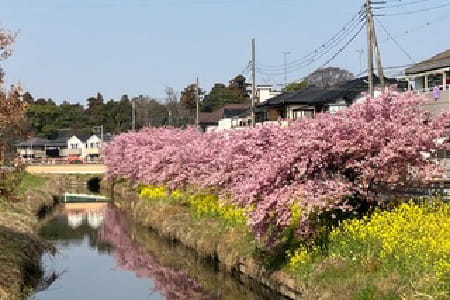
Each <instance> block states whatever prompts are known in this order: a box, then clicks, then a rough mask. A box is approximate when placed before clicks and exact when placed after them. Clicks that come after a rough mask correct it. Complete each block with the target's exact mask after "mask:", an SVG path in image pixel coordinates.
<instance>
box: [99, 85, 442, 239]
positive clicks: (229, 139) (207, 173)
mask: <svg viewBox="0 0 450 300" xmlns="http://www.w3.org/2000/svg"><path fill="white" fill-rule="evenodd" d="M426 101H428V99H427V98H424V97H422V96H420V95H418V94H415V93H412V92H406V93H398V92H395V91H392V90H391V91H389V92H386V93H385V94H383V95H382V96H380V97H376V98H370V97H368V98H367V99H366V100H364V101H362V102H360V103H356V104H354V105H352V106H350V107H349V108H347V109H344V110H341V111H339V112H337V113H335V114H329V113H320V114H317V115H316V117H315V118H314V119H302V120H297V121H290V122H289V125H288V126H280V125H267V126H258V127H256V128H249V129H244V130H229V131H225V132H214V133H201V132H198V131H197V130H196V129H193V128H189V129H169V128H146V129H143V130H141V131H139V132H135V133H125V134H122V135H120V136H118V137H116V138H115V139H114V140H113V141H112V142H111V143H109V144H108V145H107V146H106V149H105V160H106V165H107V167H108V176H109V178H112V179H114V178H127V179H129V180H131V181H133V182H137V183H142V184H154V185H166V186H168V187H170V188H184V187H186V186H198V187H202V188H209V189H213V190H215V191H216V192H217V193H220V194H222V195H231V198H232V201H234V203H235V204H237V205H239V206H242V207H249V206H251V207H252V208H253V209H252V212H251V213H250V215H249V225H250V226H251V227H252V228H253V230H254V232H255V233H256V234H257V236H258V237H262V236H264V235H266V234H267V233H268V232H269V231H270V232H272V233H273V232H275V233H276V232H282V231H283V230H284V229H285V228H286V227H288V226H292V209H291V208H292V205H294V203H295V204H296V205H299V206H301V208H302V216H303V218H302V219H301V220H300V222H298V223H299V224H298V228H297V232H298V233H301V234H306V235H307V234H308V233H309V232H308V230H309V228H310V226H306V224H309V223H310V222H309V219H308V218H309V216H310V215H312V213H314V214H320V213H321V212H325V211H330V210H336V209H337V210H343V211H346V210H351V209H352V206H350V204H349V203H347V200H348V199H349V197H346V196H352V195H355V194H363V195H367V196H366V197H369V198H370V196H371V195H372V196H373V194H371V187H373V186H375V185H376V184H378V183H382V182H383V183H389V184H393V185H396V184H405V183H408V182H411V181H423V180H425V179H427V178H430V176H435V175H436V174H437V172H436V171H437V169H436V166H435V164H434V163H433V162H432V161H431V160H430V159H429V158H427V155H425V154H426V153H428V154H431V155H433V153H435V151H436V150H438V149H443V147H445V144H442V143H440V142H439V137H443V136H446V132H447V128H448V125H449V124H450V115H449V114H448V113H442V114H439V115H432V114H430V113H428V112H426V111H425V110H424V109H422V106H421V104H423V103H424V102H426ZM346 199H347V200H346Z"/></svg>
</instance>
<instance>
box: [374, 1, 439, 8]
mask: <svg viewBox="0 0 450 300" xmlns="http://www.w3.org/2000/svg"><path fill="white" fill-rule="evenodd" d="M428 1H434V0H415V1H403V3H402V4H394V5H389V6H383V7H379V8H398V7H407V6H413V5H417V4H422V3H424V2H428ZM385 2H386V3H387V4H389V1H385ZM395 2H402V1H401V0H398V1H395ZM374 8H377V7H374ZM377 9H378V8H377Z"/></svg>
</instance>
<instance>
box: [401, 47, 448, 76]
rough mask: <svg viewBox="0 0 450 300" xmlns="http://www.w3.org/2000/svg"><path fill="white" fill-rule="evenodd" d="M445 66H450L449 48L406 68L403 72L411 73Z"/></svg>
mask: <svg viewBox="0 0 450 300" xmlns="http://www.w3.org/2000/svg"><path fill="white" fill-rule="evenodd" d="M445 67H450V49H448V50H446V51H444V52H441V53H439V54H436V55H435V56H433V57H431V58H429V59H427V60H424V61H421V62H419V63H417V64H415V65H412V66H411V67H409V68H406V70H405V74H406V75H412V74H417V73H422V72H426V71H431V70H435V69H440V68H445Z"/></svg>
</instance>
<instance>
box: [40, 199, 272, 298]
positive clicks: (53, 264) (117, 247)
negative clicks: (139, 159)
mask: <svg viewBox="0 0 450 300" xmlns="http://www.w3.org/2000/svg"><path fill="white" fill-rule="evenodd" d="M40 234H41V236H42V237H44V238H45V239H47V240H50V241H52V242H53V243H54V244H55V246H56V247H57V248H58V250H59V253H60V254H59V255H57V256H56V257H55V258H50V257H44V259H43V262H44V264H45V265H46V267H47V270H48V271H49V272H50V273H51V272H57V273H58V274H62V275H61V276H60V277H59V278H58V279H57V280H56V281H55V282H54V283H53V284H52V285H51V286H50V287H49V288H48V289H47V290H45V291H40V292H38V293H36V294H35V295H34V296H33V297H32V299H38V300H50V299H58V300H59V299H68V300H71V299H74V300H75V299H77V300H78V299H108V300H111V299H133V300H139V299H155V300H156V299H200V300H201V299H224V300H225V299H226V300H231V299H233V300H234V299H249V300H256V299H258V300H259V299H277V297H276V296H275V295H273V294H266V293H264V292H266V291H261V290H259V289H260V287H257V288H256V289H257V290H258V292H254V291H251V290H250V289H248V288H246V287H244V286H243V285H241V284H239V282H238V281H236V280H235V279H233V278H232V277H231V276H229V275H228V274H225V273H222V272H218V271H217V270H216V268H215V266H214V265H213V264H211V263H209V262H208V261H205V260H203V259H199V258H198V257H197V256H196V255H195V253H194V252H192V251H191V250H189V249H187V248H184V247H182V246H180V245H174V244H173V243H172V242H170V241H167V240H165V239H162V238H160V237H159V236H158V235H157V234H156V233H155V232H152V231H149V230H148V229H146V228H143V227H141V226H138V225H136V224H134V223H132V222H130V221H129V219H128V218H127V217H126V216H125V215H124V214H123V213H121V212H120V211H119V210H118V209H117V208H116V207H114V206H113V205H112V204H107V203H67V204H64V205H63V206H61V208H60V211H59V213H58V214H57V215H56V216H55V217H54V218H52V219H51V220H49V221H48V222H47V223H46V225H45V226H43V227H42V228H41V231H40ZM130 271H132V272H130ZM136 277H137V278H136Z"/></svg>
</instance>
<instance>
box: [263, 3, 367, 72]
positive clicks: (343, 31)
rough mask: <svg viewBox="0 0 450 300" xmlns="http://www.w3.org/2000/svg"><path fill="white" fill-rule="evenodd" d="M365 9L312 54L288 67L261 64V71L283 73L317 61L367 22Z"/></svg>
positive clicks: (292, 62) (294, 61)
mask: <svg viewBox="0 0 450 300" xmlns="http://www.w3.org/2000/svg"><path fill="white" fill-rule="evenodd" d="M363 12H364V11H363V9H362V8H361V9H360V10H359V11H358V12H357V13H356V14H355V15H354V16H353V17H352V19H351V20H350V21H348V22H347V23H346V24H344V26H343V28H342V29H341V30H340V31H339V32H337V33H336V34H334V35H333V36H332V37H331V38H330V39H328V40H327V41H326V42H325V43H323V44H322V45H321V46H320V47H318V48H316V49H314V50H313V51H311V52H310V53H308V54H306V55H305V56H303V57H301V58H299V59H296V60H293V61H290V62H289V63H288V64H287V65H284V64H282V65H264V64H259V65H258V66H259V67H260V68H261V69H265V70H269V71H270V70H272V71H273V70H275V71H277V70H278V71H282V70H284V69H285V67H287V68H288V69H291V68H296V67H298V66H299V65H302V64H304V63H305V62H309V61H311V60H315V59H314V58H315V57H317V56H319V55H320V54H322V53H323V52H326V51H329V50H330V48H332V47H335V46H336V44H338V43H340V42H341V41H342V40H343V39H344V38H345V37H346V36H348V34H349V33H351V32H353V31H354V29H355V28H356V27H357V25H358V24H360V23H361V22H362V21H363V20H365V16H364V14H363Z"/></svg>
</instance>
